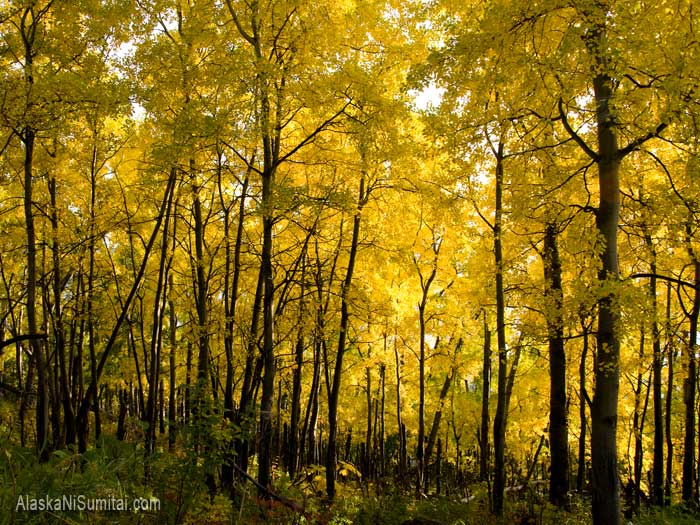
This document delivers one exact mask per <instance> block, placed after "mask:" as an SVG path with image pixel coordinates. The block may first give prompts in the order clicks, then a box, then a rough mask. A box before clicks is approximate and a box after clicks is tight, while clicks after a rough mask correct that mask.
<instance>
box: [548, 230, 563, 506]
mask: <svg viewBox="0 0 700 525" xmlns="http://www.w3.org/2000/svg"><path fill="white" fill-rule="evenodd" d="M543 258H544V274H545V275H544V277H545V296H546V297H547V298H549V300H550V303H549V304H548V305H547V311H548V313H549V315H547V333H548V335H547V339H548V343H549V386H550V396H549V449H550V454H551V461H552V466H551V468H552V472H551V475H550V478H549V500H550V501H551V502H552V503H553V504H554V505H557V506H560V507H561V506H565V505H567V503H568V499H567V494H568V492H569V440H568V437H569V427H568V421H567V414H566V354H565V351H564V323H563V319H562V297H563V291H562V278H561V262H560V259H559V248H558V246H557V227H556V225H555V224H552V223H549V224H547V226H546V228H545V237H544V257H543Z"/></svg>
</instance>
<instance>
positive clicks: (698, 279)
mask: <svg viewBox="0 0 700 525" xmlns="http://www.w3.org/2000/svg"><path fill="white" fill-rule="evenodd" d="M686 243H687V245H688V250H689V252H690V255H691V258H692V260H693V267H694V272H695V295H694V298H693V308H692V311H691V313H690V330H689V333H688V351H687V355H688V374H687V376H686V379H685V385H684V389H683V391H684V396H683V401H684V402H685V437H684V442H683V444H684V447H683V482H682V498H683V501H684V502H690V501H692V500H693V499H694V498H695V496H696V487H695V392H696V390H697V372H696V367H697V365H696V362H697V360H696V353H697V333H698V314H700V260H699V259H698V258H697V257H696V256H695V254H694V253H693V249H692V245H691V241H690V227H688V236H687V238H686Z"/></svg>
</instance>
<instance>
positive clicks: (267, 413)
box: [258, 157, 276, 497]
mask: <svg viewBox="0 0 700 525" xmlns="http://www.w3.org/2000/svg"><path fill="white" fill-rule="evenodd" d="M269 162H271V161H268V159H267V157H266V159H265V164H266V169H265V170H264V172H263V181H262V186H263V190H262V203H263V204H262V206H263V210H264V211H263V248H262V260H261V269H262V278H263V283H264V293H263V351H262V359H263V381H262V397H261V399H260V451H259V454H258V463H259V465H258V483H260V485H261V486H263V487H266V488H267V487H269V486H270V483H271V478H270V475H271V470H272V401H273V397H274V395H275V373H276V368H275V365H276V363H275V348H274V337H273V327H274V317H273V316H274V309H273V306H274V304H273V301H274V292H275V284H274V277H273V274H272V226H273V216H272V209H271V206H272V184H273V180H274V171H273V169H272V164H269ZM261 496H265V497H268V494H267V493H263V494H261Z"/></svg>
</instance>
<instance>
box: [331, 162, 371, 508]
mask: <svg viewBox="0 0 700 525" xmlns="http://www.w3.org/2000/svg"><path fill="white" fill-rule="evenodd" d="M367 198H368V195H367V193H366V192H365V173H364V172H362V177H361V178H360V189H359V196H358V201H357V210H356V211H355V216H354V218H353V226H352V240H351V242H350V257H349V260H348V268H347V271H346V273H345V280H344V281H343V283H342V285H341V288H340V333H339V335H338V350H337V353H336V358H335V370H334V372H333V386H332V388H331V390H330V395H329V397H328V453H327V456H326V493H327V495H328V499H329V500H331V501H332V500H333V498H334V497H335V467H336V461H337V453H336V446H337V442H336V441H337V433H338V419H337V418H338V400H339V398H340V385H341V378H342V373H343V357H344V356H345V349H346V343H347V335H348V334H347V332H348V328H349V324H350V305H349V300H348V294H349V292H350V286H351V285H352V276H353V271H354V269H355V259H356V257H357V248H358V246H359V243H360V221H361V219H362V215H361V214H362V208H363V207H364V205H365V204H366V203H367Z"/></svg>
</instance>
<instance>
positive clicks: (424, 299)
mask: <svg viewBox="0 0 700 525" xmlns="http://www.w3.org/2000/svg"><path fill="white" fill-rule="evenodd" d="M439 251H440V244H439V242H438V241H435V240H433V252H434V259H433V265H432V267H431V271H430V275H428V277H423V273H422V272H421V269H420V266H419V265H418V260H417V259H416V258H414V259H413V263H414V265H415V266H416V269H417V270H418V277H419V278H420V287H421V300H420V303H419V304H418V323H419V326H420V353H419V358H418V448H417V450H416V458H417V460H418V468H417V469H416V494H421V492H423V491H424V490H426V487H424V477H425V329H426V319H425V309H426V306H427V304H428V293H429V292H430V285H431V284H432V283H433V280H434V279H435V275H436V274H437V262H438V253H439Z"/></svg>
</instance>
